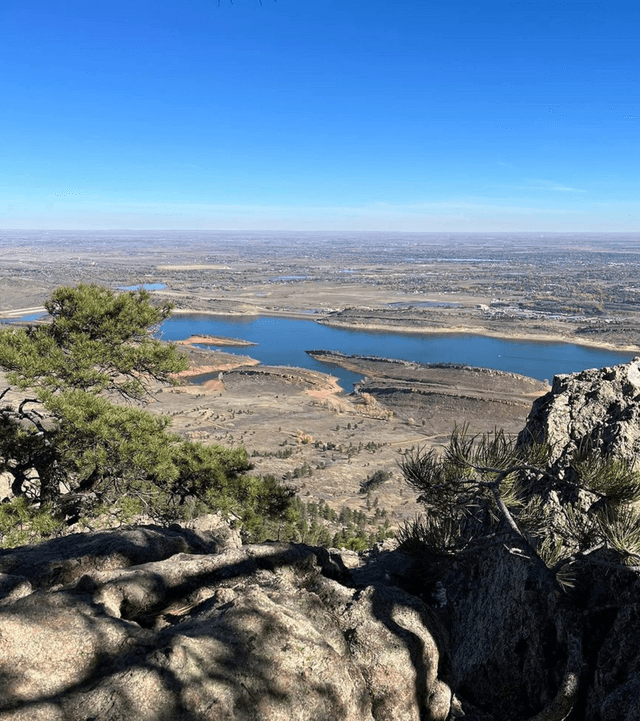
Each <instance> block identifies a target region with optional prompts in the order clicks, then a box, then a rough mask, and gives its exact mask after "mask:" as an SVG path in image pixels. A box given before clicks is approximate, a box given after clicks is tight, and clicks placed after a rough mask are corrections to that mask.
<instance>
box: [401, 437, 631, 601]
mask: <svg viewBox="0 0 640 721" xmlns="http://www.w3.org/2000/svg"><path fill="white" fill-rule="evenodd" d="M549 457H550V454H549V447H548V446H545V445H544V444H538V445H536V444H531V445H528V446H524V445H517V443H516V441H515V440H514V439H511V438H509V437H508V436H507V435H506V434H505V433H504V432H503V431H500V430H496V431H494V432H493V433H487V434H483V435H480V436H471V435H470V434H469V433H468V428H467V427H465V426H463V427H456V428H454V430H453V433H452V435H451V438H450V441H449V444H448V445H447V447H446V448H445V449H444V451H443V452H442V453H440V454H439V453H437V452H436V451H435V450H434V449H428V450H427V449H417V450H414V451H411V452H408V453H407V454H405V456H404V459H403V461H402V462H401V464H400V467H401V470H402V472H403V474H404V477H405V479H406V481H407V482H408V483H409V485H411V486H412V487H413V488H414V489H416V490H417V491H418V493H419V497H418V500H419V501H420V502H421V503H423V504H424V506H425V513H424V516H423V517H422V518H419V519H416V520H415V521H414V522H413V523H411V524H407V525H406V526H405V528H404V529H402V531H401V533H400V539H401V540H402V542H403V543H405V544H406V545H408V546H415V545H416V544H417V543H423V544H425V545H426V546H427V547H429V548H431V549H432V550H433V551H436V552H437V553H440V554H443V553H444V554H453V555H455V554H456V553H460V552H462V551H465V550H466V549H468V548H469V547H471V546H473V545H475V544H486V543H487V542H495V543H499V544H501V545H502V547H503V548H511V550H512V552H514V553H517V554H522V555H523V556H527V557H529V558H533V559H535V560H537V561H539V562H540V563H541V564H543V565H544V566H545V567H546V568H548V569H549V570H550V572H551V573H552V574H555V578H556V581H557V583H558V584H559V585H560V586H562V587H563V588H566V587H567V586H568V585H570V584H571V583H572V578H573V575H572V574H573V572H572V571H571V570H570V567H571V566H572V564H575V563H576V562H577V561H578V560H580V561H581V562H593V563H605V562H608V561H605V559H610V554H611V553H613V554H614V555H615V556H617V557H618V559H619V560H620V561H622V562H623V563H625V564H627V565H631V566H634V567H635V566H638V565H640V512H639V511H638V509H637V501H638V500H640V474H639V473H638V471H637V470H636V469H635V468H634V466H633V464H631V463H630V462H628V461H626V460H622V459H617V458H610V457H604V456H602V455H601V454H599V453H598V451H597V450H594V449H593V448H590V447H586V446H585V447H582V448H580V449H578V451H576V453H575V454H574V456H573V458H572V459H571V460H570V463H569V465H568V467H567V468H565V469H563V470H561V471H558V470H557V469H555V468H554V467H553V466H551V465H550V463H549ZM572 499H573V500H572ZM514 547H515V548H516V549H519V550H517V551H514V550H513V549H514ZM603 554H604V556H603ZM607 554H609V555H607Z"/></svg>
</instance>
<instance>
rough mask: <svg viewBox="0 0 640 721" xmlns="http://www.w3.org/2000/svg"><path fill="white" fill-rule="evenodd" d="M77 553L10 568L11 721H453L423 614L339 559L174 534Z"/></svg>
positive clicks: (12, 556) (5, 685)
mask: <svg viewBox="0 0 640 721" xmlns="http://www.w3.org/2000/svg"><path fill="white" fill-rule="evenodd" d="M70 539H71V540H70V541H67V539H62V540H58V541H52V542H49V543H44V544H42V545H40V546H38V547H37V549H35V548H29V547H26V548H19V549H14V550H12V551H5V552H2V553H0V569H1V570H3V571H4V572H5V575H4V576H2V577H0V581H2V583H0V592H4V593H5V597H4V605H0V638H1V639H2V641H1V643H0V720H1V721H9V720H11V721H27V720H28V721H39V720H40V719H42V721H44V720H45V719H46V721H63V719H64V721H87V719H101V720H104V721H116V720H125V719H127V720H128V719H140V720H142V721H169V720H170V719H171V720H174V719H185V720H188V721H200V720H201V719H202V720H203V721H204V720H207V721H222V720H223V719H224V720H225V721H227V720H228V721H231V720H232V719H233V720H234V721H242V720H243V719H247V720H249V719H252V720H253V719H259V720H260V721H291V720H292V719H296V720H299V721H305V720H306V719H309V721H311V720H312V719H313V720H314V721H315V720H317V719H326V720H327V721H330V720H332V719H336V721H338V720H339V721H345V720H346V721H374V720H375V721H420V720H421V719H432V720H433V721H444V719H446V718H447V716H448V714H449V711H450V706H451V692H450V690H449V688H448V686H447V685H446V684H445V683H443V682H442V681H441V680H440V679H439V657H440V652H439V648H438V644H437V643H436V640H435V637H434V636H433V634H432V633H431V631H430V628H429V626H430V624H431V623H432V622H433V616H432V615H431V613H430V610H429V609H428V607H427V606H426V605H425V604H424V603H423V602H421V601H420V600H419V599H418V598H416V597H414V596H412V595H410V594H408V593H406V592H405V591H403V590H401V589H400V588H398V587H395V586H393V585H390V584H385V583H382V582H379V581H376V580H374V581H373V582H372V583H368V584H366V585H362V584H360V585H359V586H357V585H356V584H354V583H353V580H352V574H351V572H350V571H349V570H348V569H347V568H346V566H345V565H344V563H342V560H341V558H340V556H339V555H338V554H331V553H329V552H328V551H326V550H323V549H317V548H316V549H314V548H309V547H306V546H296V545H287V544H262V545H256V546H243V547H238V546H237V544H235V543H234V542H233V539H229V540H228V542H227V543H224V544H220V543H219V542H216V541H214V540H210V541H209V544H210V545H209V546H208V547H207V539H206V538H205V537H203V536H202V534H201V535H200V536H198V535H196V534H195V533H194V531H193V530H188V529H183V530H179V529H177V528H175V527H174V528H172V529H159V528H137V529H129V530H127V531H124V532H123V533H119V532H117V531H110V532H101V533H98V534H86V536H84V537H82V536H78V535H76V536H73V537H70ZM71 542H72V543H73V544H74V545H75V548H76V553H77V558H76V559H75V561H76V562H75V563H74V562H73V560H72V558H71V556H72V553H71V546H70V545H68V544H69V543H71ZM216 543H217V545H216ZM36 551H37V553H36ZM373 575H374V577H380V576H384V575H385V574H384V573H383V574H375V573H374V574H373Z"/></svg>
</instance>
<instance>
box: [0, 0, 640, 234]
mask: <svg viewBox="0 0 640 721" xmlns="http://www.w3.org/2000/svg"><path fill="white" fill-rule="evenodd" d="M639 37H640V3H638V2H636V1H627V0H611V2H579V1H575V2H571V1H568V2H560V1H558V2H550V1H545V0H541V1H540V2H533V1H531V2H529V1H524V2H519V1H517V0H513V1H511V2H508V1H496V2H487V1H486V0H474V1H473V2H468V1H459V0H449V2H437V3H436V2H428V1H427V0H278V2H273V0H263V4H262V6H260V4H259V1H258V0H235V2H234V4H233V5H231V4H230V3H229V1H228V0H221V2H220V6H219V7H218V4H217V0H2V1H1V2H0V228H219V229H228V228H234V229H244V228H246V229H318V230H322V229H324V230H355V229H362V230H409V231H411V230H415V231H439V230H448V231H456V230H460V231H474V230H478V231H484V230H492V231H523V230H547V231H550V230H560V231H562V230H576V231H580V230H584V231H588V230H590V231H597V230H603V231H604V230H607V231H639V230H640V41H639V40H638V38H639Z"/></svg>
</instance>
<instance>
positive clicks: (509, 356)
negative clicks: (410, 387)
mask: <svg viewBox="0 0 640 721" xmlns="http://www.w3.org/2000/svg"><path fill="white" fill-rule="evenodd" d="M201 334H206V335H214V336H227V337H232V338H240V339H242V340H247V341H252V342H254V343H257V344H258V345H257V346H252V347H250V348H245V347H242V348H238V349H237V352H238V353H239V354H240V355H249V356H251V357H252V358H255V359H256V360H259V361H260V362H261V363H263V364H264V365H288V366H297V367H299V368H310V369H312V370H317V371H321V372H323V373H331V375H334V376H337V377H338V378H339V380H340V385H341V386H342V387H343V388H344V389H345V390H347V391H351V390H352V389H353V383H355V382H357V381H359V380H360V378H361V377H360V376H359V375H357V374H355V373H351V372H349V371H346V370H343V369H342V368H339V367H338V366H334V365H328V364H326V363H321V362H319V361H316V360H314V359H313V358H311V357H309V356H308V355H307V353H306V351H308V350H328V351H340V352H341V353H346V354H348V355H374V356H380V357H383V358H398V359H402V360H409V361H417V362H418V363H456V364H463V365H471V366H480V367H484V368H494V369H496V370H502V371H509V372H511V373H520V374H522V375H525V376H530V377H531V378H537V379H538V380H545V379H546V380H548V381H551V380H552V378H553V376H555V375H558V374H561V373H575V372H577V371H581V370H585V369H586V368H601V367H603V366H611V365H616V364H618V363H625V362H626V361H629V360H631V359H632V358H633V357H634V355H635V354H634V353H629V352H619V351H610V350H602V349H596V348H586V347H584V346H579V345H573V344H571V343H540V342H535V343H533V342H528V341H514V340H500V339H498V338H486V337H484V336H476V335H436V334H425V335H421V334H405V333H384V332H372V331H359V330H346V329H344V328H330V327H328V326H324V325H320V324H319V323H316V322H314V321H312V320H293V319H290V318H268V317H258V318H256V317H249V318H247V317H229V316H209V315H196V314H194V315H183V316H175V317H173V318H169V319H168V320H166V321H165V322H164V323H163V324H162V326H161V337H162V338H163V340H170V341H176V340H185V339H186V338H188V337H189V336H191V335H201ZM220 350H224V351H225V352H233V348H231V347H229V346H225V347H224V348H220Z"/></svg>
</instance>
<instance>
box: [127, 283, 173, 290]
mask: <svg viewBox="0 0 640 721" xmlns="http://www.w3.org/2000/svg"><path fill="white" fill-rule="evenodd" d="M166 287H167V285H166V283H141V284H140V285H121V286H120V287H119V288H118V290H162V289H163V288H166Z"/></svg>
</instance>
